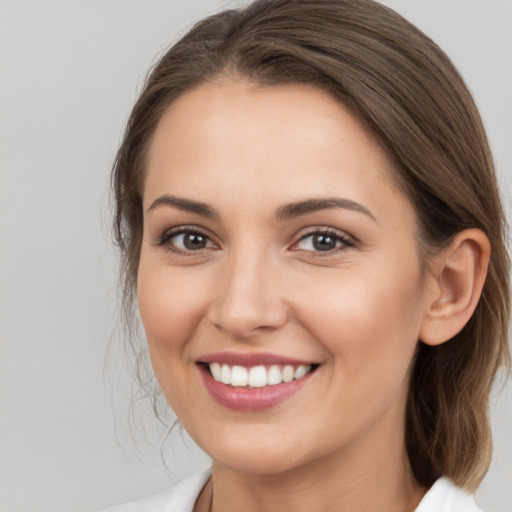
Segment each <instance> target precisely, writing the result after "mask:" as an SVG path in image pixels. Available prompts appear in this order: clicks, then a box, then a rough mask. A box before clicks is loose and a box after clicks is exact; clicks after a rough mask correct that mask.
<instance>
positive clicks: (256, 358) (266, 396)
mask: <svg viewBox="0 0 512 512" xmlns="http://www.w3.org/2000/svg"><path fill="white" fill-rule="evenodd" d="M197 363H198V364H197V367H198V369H199V370H200V374H201V377H202V380H203V383H204V385H205V387H206V390H207V391H208V393H209V394H210V396H211V397H212V398H213V399H214V400H215V402H217V403H218V404H220V405H222V406H224V407H227V408H228V409H231V410H235V411H245V412H249V411H261V410H264V409H268V408H270V407H274V406H276V405H278V404H280V403H282V402H284V401H285V400H287V399H288V398H290V397H292V396H293V395H294V394H296V393H297V392H298V391H299V390H300V389H301V388H302V387H303V386H304V385H306V383H307V382H308V381H309V378H310V377H311V376H312V375H313V374H314V373H315V370H316V369H317V368H318V367H319V364H316V363H312V362H311V363H310V362H307V361H299V360H296V359H293V358H287V357H282V356H276V355H272V354H235V353H226V352H224V353H217V354H211V355H208V356H204V357H202V358H201V359H200V360H199V361H197Z"/></svg>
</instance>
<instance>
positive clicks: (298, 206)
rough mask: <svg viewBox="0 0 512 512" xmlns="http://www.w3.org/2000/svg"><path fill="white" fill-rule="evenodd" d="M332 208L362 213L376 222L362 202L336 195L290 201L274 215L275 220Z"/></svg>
mask: <svg viewBox="0 0 512 512" xmlns="http://www.w3.org/2000/svg"><path fill="white" fill-rule="evenodd" d="M333 208H343V209H345V210H351V211H354V212H358V213H363V214H364V215H366V216H368V217H370V218H371V219H372V220H374V221H375V222H377V219H376V218H375V217H374V216H373V214H372V212H370V210H368V208H366V207H365V206H363V205H362V204H360V203H357V202H355V201H352V200H350V199H340V198H337V197H329V198H320V199H307V200H305V201H299V202H297V203H290V204H287V205H285V206H282V207H281V208H279V209H278V210H277V211H276V213H275V215H274V217H275V219H276V220H287V219H291V218H293V217H300V216H301V215H307V214H309V213H314V212H317V211H320V210H330V209H333Z"/></svg>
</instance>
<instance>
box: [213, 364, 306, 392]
mask: <svg viewBox="0 0 512 512" xmlns="http://www.w3.org/2000/svg"><path fill="white" fill-rule="evenodd" d="M208 368H209V370H210V373H211V375H212V377H213V378H214V380H215V381H216V382H222V384H228V385H230V386H232V387H243V388H245V387H250V388H262V387H265V386H277V385H278V384H281V383H283V382H291V381H292V380H296V379H301V378H303V377H304V376H305V375H307V374H308V373H309V372H310V371H311V370H312V366H311V365H305V364H301V365H298V366H293V365H290V364H287V365H277V364H274V365H271V366H268V367H267V366H264V365H259V366H252V367H249V368H247V367H245V366H238V365H235V366H230V365H228V364H220V363H210V364H209V365H208Z"/></svg>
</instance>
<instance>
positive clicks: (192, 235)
mask: <svg viewBox="0 0 512 512" xmlns="http://www.w3.org/2000/svg"><path fill="white" fill-rule="evenodd" d="M159 245H167V246H168V247H169V248H170V249H173V250H175V251H178V252H179V251H181V252H194V251H200V250H202V249H208V248H210V247H214V244H213V242H212V241H211V240H210V238H209V237H208V236H207V235H205V234H204V233H201V232H200V231H193V230H181V231H178V232H176V231H175V232H171V233H168V234H167V235H165V236H164V237H163V238H162V239H161V240H160V242H159Z"/></svg>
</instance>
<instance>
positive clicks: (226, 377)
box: [220, 364, 231, 384]
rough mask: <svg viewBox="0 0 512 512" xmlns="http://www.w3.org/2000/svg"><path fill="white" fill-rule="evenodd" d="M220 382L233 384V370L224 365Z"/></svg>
mask: <svg viewBox="0 0 512 512" xmlns="http://www.w3.org/2000/svg"><path fill="white" fill-rule="evenodd" d="M220 381H221V382H222V384H231V368H230V367H229V366H228V365H227V364H223V365H222V370H221V372H220Z"/></svg>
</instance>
